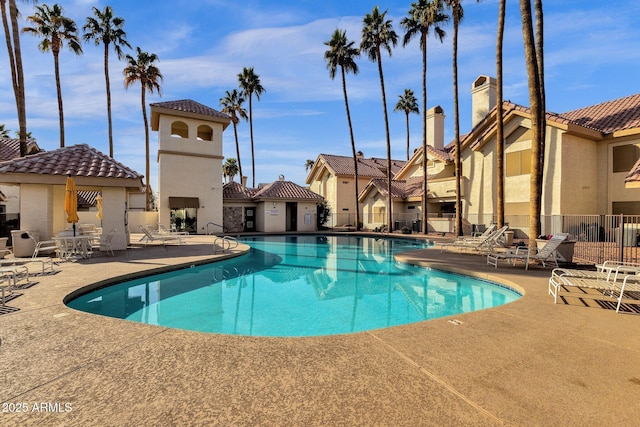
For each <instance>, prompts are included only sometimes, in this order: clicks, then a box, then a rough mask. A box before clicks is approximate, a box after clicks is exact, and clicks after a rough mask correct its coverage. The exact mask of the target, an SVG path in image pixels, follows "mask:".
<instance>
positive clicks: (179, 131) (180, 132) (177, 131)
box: [171, 121, 189, 138]
mask: <svg viewBox="0 0 640 427" xmlns="http://www.w3.org/2000/svg"><path fill="white" fill-rule="evenodd" d="M171 136H175V137H177V138H189V126H187V124H186V123H185V122H180V121H176V122H173V123H171Z"/></svg>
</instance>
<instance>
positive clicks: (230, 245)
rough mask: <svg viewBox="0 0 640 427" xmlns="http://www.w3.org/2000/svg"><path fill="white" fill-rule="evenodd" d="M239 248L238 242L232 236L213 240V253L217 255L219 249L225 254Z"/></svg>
mask: <svg viewBox="0 0 640 427" xmlns="http://www.w3.org/2000/svg"><path fill="white" fill-rule="evenodd" d="M237 247H238V240H236V239H235V238H233V237H231V236H224V237H216V238H215V239H214V240H213V253H214V254H215V253H217V252H218V249H219V250H220V252H222V253H225V252H227V251H229V250H231V249H235V248H237Z"/></svg>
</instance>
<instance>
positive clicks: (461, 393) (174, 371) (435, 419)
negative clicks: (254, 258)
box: [0, 236, 640, 426]
mask: <svg viewBox="0 0 640 427" xmlns="http://www.w3.org/2000/svg"><path fill="white" fill-rule="evenodd" d="M134 240H135V238H134V239H132V241H134ZM212 240H213V239H212V238H211V237H210V236H209V237H207V236H193V237H191V238H189V239H188V242H187V244H185V245H182V246H174V245H167V247H166V248H165V247H162V246H156V245H154V246H151V245H150V246H149V247H147V248H144V249H142V248H131V249H128V250H127V251H120V252H117V253H116V256H115V257H109V256H106V255H104V254H98V255H96V256H95V257H94V258H93V259H89V260H82V261H78V262H65V263H61V264H60V266H59V272H58V273H57V274H53V275H45V276H39V277H34V279H33V280H35V281H37V282H38V283H37V284H36V285H35V286H33V287H30V288H28V289H25V290H23V291H21V292H22V294H23V295H22V296H20V297H19V298H17V299H15V300H13V301H10V302H9V303H8V305H10V306H13V307H17V308H20V310H19V311H17V312H14V313H10V314H5V315H1V316H0V339H1V340H2V341H1V344H0V362H1V363H0V384H1V387H0V401H1V402H2V408H1V413H0V424H1V425H3V426H13V425H16V426H17V425H20V426H26V425H38V426H43V425H47V426H48V425H64V426H71V425H78V426H89V425H100V426H111V425H113V426H122V425H132V426H133V425H135V426H157V425H163V426H165V425H251V426H253V425H279V426H282V425H291V426H301V425H305V426H306V425H323V426H324V425H331V426H334V425H367V426H368V425H392V426H399V425H406V426H417V425H482V426H487V425H517V426H529V425H531V426H534V425H536V426H537V425H563V426H568V425H580V426H584V425H593V426H596V425H619V426H625V425H637V423H638V419H637V417H638V414H637V409H636V406H637V402H638V398H639V397H640V315H637V314H616V313H615V310H614V309H608V308H603V307H601V306H600V305H598V304H592V303H590V301H595V300H597V297H596V296H591V297H590V298H585V299H584V300H580V299H578V298H569V299H568V302H569V303H568V304H564V303H559V304H557V305H554V304H553V298H552V297H551V296H549V295H548V294H547V290H548V287H547V280H548V278H549V275H550V269H543V268H540V267H534V268H532V269H531V270H529V271H525V270H524V268H523V267H522V266H519V267H517V268H514V267H508V266H501V268H498V269H497V270H496V269H494V268H493V267H488V266H486V264H485V261H484V258H483V257H481V256H478V255H466V254H453V253H447V252H440V250H439V249H427V250H419V251H415V252H410V253H405V254H402V255H400V256H398V258H399V260H401V261H404V262H411V263H418V264H423V265H428V266H433V267H435V268H441V269H444V270H452V271H457V272H466V273H467V274H472V275H475V276H478V277H483V278H487V279H490V280H496V281H499V282H502V283H505V284H511V285H513V286H516V287H518V288H519V289H521V290H523V291H524V293H525V295H524V296H523V298H521V299H519V300H518V301H516V302H513V303H511V304H507V305H503V306H499V307H496V308H492V309H488V310H483V311H479V312H474V313H468V314H463V315H456V316H453V317H448V318H442V319H436V320H431V321H427V322H421V323H416V324H412V325H405V326H398V327H393V328H388V329H381V330H374V331H369V332H363V333H357V334H352V335H340V336H330V337H314V338H285V339H281V338H254V337H241V336H225V335H213V334H205V333H197V332H189V331H182V330H175V329H169V328H165V327H159V326H152V325H144V324H138V323H133V322H128V321H125V320H120V319H112V318H106V317H101V316H95V315H91V314H87V313H82V312H78V311H75V310H72V309H70V308H67V307H66V306H65V305H64V304H63V298H64V297H65V296H66V295H68V294H69V293H71V292H72V291H74V290H76V289H79V288H81V287H83V286H85V285H88V284H91V283H95V282H100V281H104V280H109V279H111V278H113V277H115V276H121V275H136V274H137V275H139V274H140V273H141V272H146V271H148V270H153V269H157V268H166V267H171V266H174V265H178V264H191V263H195V262H202V261H205V260H208V259H211V258H212V256H213V255H212V245H211V242H212ZM582 301H585V303H584V304H583V302H582ZM585 304H587V305H585ZM18 409H23V410H25V412H26V413H25V412H23V413H17V412H16V411H17V410H18Z"/></svg>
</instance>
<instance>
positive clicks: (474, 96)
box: [471, 76, 497, 128]
mask: <svg viewBox="0 0 640 427" xmlns="http://www.w3.org/2000/svg"><path fill="white" fill-rule="evenodd" d="M496 88H497V86H496V79H494V78H493V77H489V76H480V77H478V78H477V79H476V80H475V81H474V82H473V85H472V86H471V127H472V128H474V127H475V126H476V125H477V124H478V123H480V122H481V121H482V120H483V119H484V118H485V117H486V116H487V114H489V111H491V109H492V108H493V107H495V106H496V91H497V89H496Z"/></svg>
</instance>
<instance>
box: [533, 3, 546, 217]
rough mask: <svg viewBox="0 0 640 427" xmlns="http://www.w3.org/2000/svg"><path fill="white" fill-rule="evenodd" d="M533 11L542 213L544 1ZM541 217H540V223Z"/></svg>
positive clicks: (544, 138)
mask: <svg viewBox="0 0 640 427" xmlns="http://www.w3.org/2000/svg"><path fill="white" fill-rule="evenodd" d="M533 9H534V11H535V19H536V35H535V40H536V58H537V62H538V80H539V87H538V96H539V97H540V107H539V108H540V113H539V114H540V118H539V121H538V132H539V143H540V166H539V167H538V174H539V177H538V182H539V183H540V185H539V187H538V194H537V195H536V197H537V198H538V200H540V202H539V206H540V211H541V212H542V184H543V171H544V152H545V143H546V134H547V114H546V111H547V105H546V95H545V87H544V16H543V12H542V0H533ZM539 220H540V216H538V222H539Z"/></svg>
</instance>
